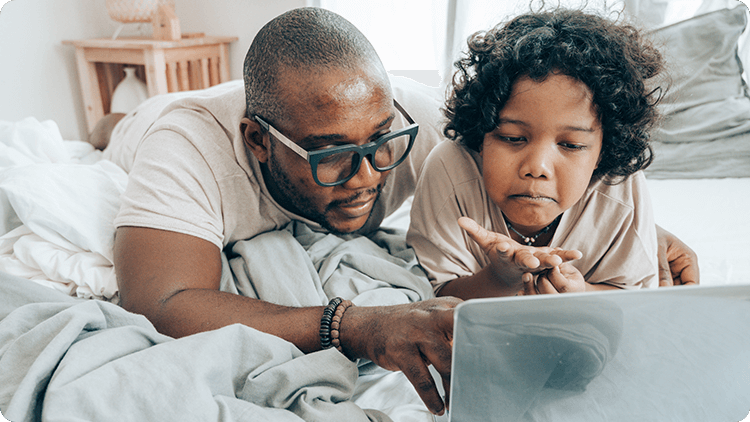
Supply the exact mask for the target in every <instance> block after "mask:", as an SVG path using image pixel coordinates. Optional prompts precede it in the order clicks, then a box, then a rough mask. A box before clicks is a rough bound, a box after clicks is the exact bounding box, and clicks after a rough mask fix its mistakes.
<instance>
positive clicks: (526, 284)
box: [521, 273, 539, 296]
mask: <svg viewBox="0 0 750 422" xmlns="http://www.w3.org/2000/svg"><path fill="white" fill-rule="evenodd" d="M521 280H522V281H523V294H524V296H531V295H536V294H539V293H537V291H536V287H535V286H534V276H533V275H532V274H531V273H524V274H523V276H521Z"/></svg>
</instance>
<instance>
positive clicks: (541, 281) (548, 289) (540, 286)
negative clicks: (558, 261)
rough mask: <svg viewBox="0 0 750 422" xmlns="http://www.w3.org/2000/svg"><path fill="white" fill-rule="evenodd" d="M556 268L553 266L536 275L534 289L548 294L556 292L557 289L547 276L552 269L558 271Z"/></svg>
mask: <svg viewBox="0 0 750 422" xmlns="http://www.w3.org/2000/svg"><path fill="white" fill-rule="evenodd" d="M557 268H558V267H555V268H553V269H551V270H549V271H546V272H545V273H544V274H541V275H540V276H539V277H537V279H536V289H537V290H538V291H539V293H540V294H543V295H549V294H555V293H558V291H557V289H556V288H555V286H554V285H553V284H552V282H551V281H550V280H549V278H548V277H549V274H550V273H551V272H552V271H555V270H557V271H558V272H559V271H560V270H558V269H557Z"/></svg>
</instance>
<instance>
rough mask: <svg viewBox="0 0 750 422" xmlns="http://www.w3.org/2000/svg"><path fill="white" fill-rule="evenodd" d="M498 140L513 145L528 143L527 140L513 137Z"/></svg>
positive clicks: (502, 137) (500, 137) (499, 137)
mask: <svg viewBox="0 0 750 422" xmlns="http://www.w3.org/2000/svg"><path fill="white" fill-rule="evenodd" d="M498 139H500V140H501V141H503V142H505V143H508V144H513V145H517V144H520V143H522V142H525V141H526V138H516V137H512V136H498Z"/></svg>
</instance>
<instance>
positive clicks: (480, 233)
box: [458, 217, 490, 249]
mask: <svg viewBox="0 0 750 422" xmlns="http://www.w3.org/2000/svg"><path fill="white" fill-rule="evenodd" d="M458 225H459V226H460V227H461V228H462V229H464V230H465V231H466V233H468V234H469V237H471V238H472V239H474V241H475V242H477V244H479V247H481V248H482V249H486V248H487V247H489V246H490V232H489V231H487V230H486V229H485V228H484V227H482V226H480V225H479V224H477V222H476V221H474V220H472V219H471V218H469V217H460V218H459V219H458Z"/></svg>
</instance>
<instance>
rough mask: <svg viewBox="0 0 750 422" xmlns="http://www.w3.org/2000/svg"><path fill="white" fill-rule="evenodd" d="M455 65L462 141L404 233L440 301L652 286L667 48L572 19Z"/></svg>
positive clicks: (509, 38)
mask: <svg viewBox="0 0 750 422" xmlns="http://www.w3.org/2000/svg"><path fill="white" fill-rule="evenodd" d="M456 66H457V67H458V69H459V70H458V72H457V74H456V75H455V77H454V80H453V90H452V92H451V96H450V98H449V99H448V102H447V105H446V110H445V114H446V116H447V117H448V123H447V125H446V127H445V130H444V133H445V135H446V136H448V137H449V138H450V139H452V140H454V141H456V142H444V143H442V144H440V145H438V146H437V147H436V148H435V149H434V150H433V151H432V152H431V153H430V155H429V157H428V158H427V161H426V162H425V164H424V167H423V169H422V173H421V176H420V180H419V183H418V185H417V191H416V194H415V196H414V202H413V205H412V211H411V226H410V228H409V232H408V236H407V240H408V242H409V243H410V245H411V246H412V247H413V248H414V250H415V251H416V253H417V257H418V258H419V261H420V263H421V264H422V266H423V267H424V268H425V270H426V271H427V272H428V274H429V276H430V279H431V281H432V282H433V286H434V288H435V291H436V292H437V293H438V295H445V296H448V295H450V296H458V297H461V298H463V299H469V298H473V297H487V296H505V295H513V294H518V293H522V294H538V293H556V292H574V291H586V290H598V289H616V288H638V287H656V286H657V285H658V267H657V265H658V263H657V241H656V228H655V225H654V219H653V213H652V209H651V203H650V199H649V197H648V192H647V190H646V180H645V178H644V176H643V173H642V172H641V171H640V170H642V169H643V168H645V167H646V166H648V165H649V164H650V162H651V159H652V157H651V147H650V146H649V144H648V141H649V129H650V128H651V126H652V125H653V124H654V123H655V121H656V120H657V117H658V113H657V111H656V108H655V105H656V103H657V102H658V99H659V96H660V93H661V90H660V89H652V88H649V87H647V82H649V81H650V80H651V79H652V78H654V77H655V76H656V75H657V74H658V73H659V72H660V71H661V69H662V67H663V62H662V57H661V55H660V54H659V52H658V51H657V50H656V49H655V48H654V47H653V46H652V45H651V44H650V43H649V42H648V41H646V40H645V39H644V38H643V37H642V35H641V34H640V33H639V32H638V31H637V30H636V29H635V28H634V27H632V26H628V25H622V24H617V23H615V22H612V21H610V20H607V19H605V18H602V17H599V16H596V15H592V14H587V13H584V12H581V11H573V10H564V9H563V10H556V11H551V12H541V13H530V14H526V15H522V16H519V17H517V18H515V19H513V20H512V21H510V22H509V23H508V24H506V25H500V26H497V27H495V28H494V29H492V30H490V31H487V32H485V33H477V34H474V35H473V36H472V38H471V39H470V40H469V52H468V54H467V55H466V57H465V58H463V59H461V60H459V61H458V62H457V63H456ZM467 217H468V218H467ZM457 223H458V224H457Z"/></svg>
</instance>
